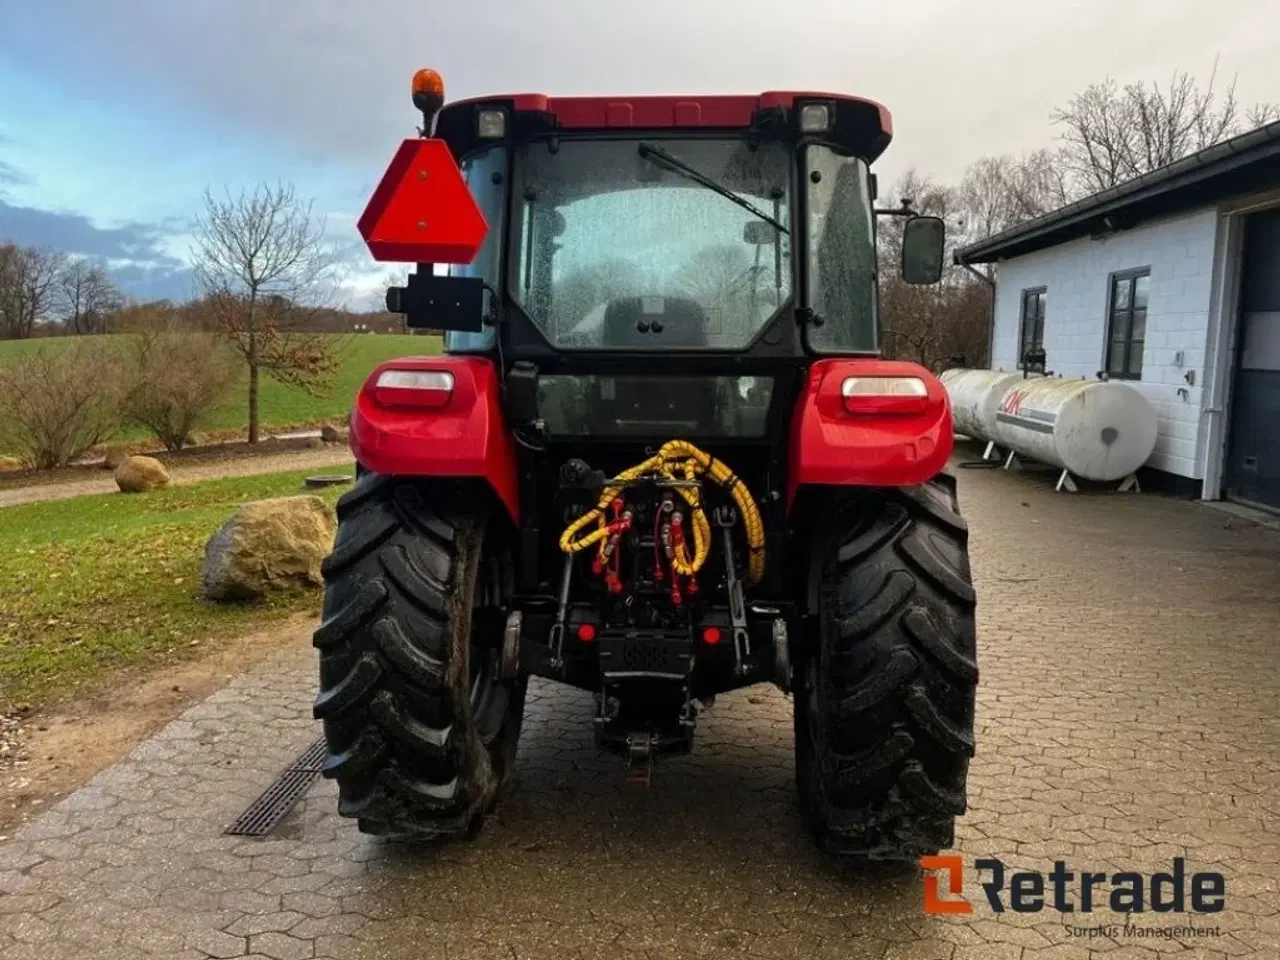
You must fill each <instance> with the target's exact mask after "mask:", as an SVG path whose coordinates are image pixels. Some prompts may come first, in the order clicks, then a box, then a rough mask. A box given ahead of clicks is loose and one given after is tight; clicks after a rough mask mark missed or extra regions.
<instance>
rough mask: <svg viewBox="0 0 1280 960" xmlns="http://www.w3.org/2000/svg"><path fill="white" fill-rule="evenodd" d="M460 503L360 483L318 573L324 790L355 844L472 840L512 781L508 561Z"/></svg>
mask: <svg viewBox="0 0 1280 960" xmlns="http://www.w3.org/2000/svg"><path fill="white" fill-rule="evenodd" d="M496 534H497V530H496V529H495V528H494V527H493V526H491V525H490V524H488V523H487V522H486V518H485V516H484V514H483V512H477V511H476V510H475V508H474V507H473V506H470V505H468V504H467V502H466V501H464V500H462V499H460V498H457V497H452V496H450V495H447V494H442V492H441V491H439V490H437V489H431V490H430V492H429V493H428V489H427V488H426V487H424V486H423V485H422V484H421V483H420V482H417V481H413V480H404V479H397V478H394V477H387V476H381V475H377V474H364V475H362V476H361V477H360V479H359V480H358V482H357V484H356V487H355V489H353V490H352V491H351V492H350V493H348V494H346V495H345V496H343V497H342V499H341V500H339V501H338V535H337V541H336V544H335V546H334V550H333V553H332V554H331V555H330V556H329V557H328V559H327V560H326V561H325V564H324V576H325V584H326V589H325V599H324V621H323V623H322V624H321V625H320V627H319V629H317V630H316V632H315V636H314V644H315V646H316V647H317V648H318V649H319V651H320V692H319V695H318V696H317V697H316V701H315V709H314V713H315V716H316V717H317V718H318V719H321V720H323V721H324V732H325V739H326V741H327V743H328V748H329V758H328V761H327V762H326V764H325V767H324V774H325V776H326V777H330V778H332V779H335V780H337V782H338V812H339V813H340V814H341V815H342V816H345V817H354V818H356V819H357V820H358V821H359V827H360V829H361V830H362V831H363V832H365V833H370V834H375V835H379V836H385V837H389V838H413V839H430V838H435V837H443V836H454V835H470V834H473V833H474V832H475V830H477V829H478V828H479V826H480V824H481V823H482V821H483V817H484V816H485V815H487V814H488V813H489V812H491V811H492V809H493V806H494V804H495V803H496V801H497V798H498V795H499V791H500V789H501V788H502V786H503V784H504V782H505V781H506V779H507V777H508V775H509V774H510V772H511V768H512V766H513V764H514V761H515V753H516V745H517V742H518V741H519V739H520V727H521V723H522V720H523V715H524V701H525V691H526V685H527V680H526V678H524V677H523V676H522V677H521V678H520V679H518V680H517V681H515V682H513V683H504V682H503V681H502V680H501V671H500V658H501V651H502V635H503V625H504V624H505V619H506V606H507V600H508V598H509V596H510V592H511V583H512V579H511V563H510V557H509V555H508V554H507V553H505V552H504V550H503V548H502V547H501V546H500V538H499V537H498V536H497V535H496Z"/></svg>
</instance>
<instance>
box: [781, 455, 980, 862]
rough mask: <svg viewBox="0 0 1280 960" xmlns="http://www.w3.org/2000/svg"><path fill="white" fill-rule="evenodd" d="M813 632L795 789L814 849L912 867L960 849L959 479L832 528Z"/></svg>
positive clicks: (941, 480)
mask: <svg viewBox="0 0 1280 960" xmlns="http://www.w3.org/2000/svg"><path fill="white" fill-rule="evenodd" d="M828 522H829V523H830V526H829V527H828V529H830V530H832V531H833V533H832V535H831V536H830V539H829V540H828V541H827V542H826V544H825V547H824V548H823V549H821V551H820V560H819V561H818V562H819V563H820V565H821V566H820V571H819V577H820V589H819V610H818V635H817V636H816V637H815V638H814V639H815V641H816V642H815V643H813V644H811V645H810V647H809V649H808V650H807V652H806V655H805V656H804V659H803V662H802V663H800V664H798V665H797V667H798V669H797V671H796V672H797V676H796V682H795V698H794V706H795V750H796V781H797V785H798V787H799V792H800V797H801V804H802V806H803V809H804V813H805V816H806V818H807V820H808V822H809V825H810V828H811V829H812V831H813V833H814V836H815V838H816V839H817V841H818V843H819V845H820V846H821V847H822V848H823V849H824V850H826V851H828V852H830V853H835V854H841V855H847V856H853V857H861V858H866V859H872V860H906V861H917V860H918V859H919V857H921V856H923V855H926V854H934V853H937V852H938V851H939V850H942V849H946V848H948V847H950V846H952V844H953V843H954V842H955V830H954V822H955V818H956V817H957V816H959V815H960V814H962V813H964V811H965V809H966V793H965V790H966V780H967V776H968V769H969V759H970V757H972V756H973V752H974V741H973V726H974V704H975V698H976V690H977V682H978V666H977V657H976V631H975V621H974V607H975V603H974V591H973V585H972V579H971V575H970V571H969V554H968V528H967V526H966V525H965V522H964V520H963V519H961V517H960V512H959V506H958V502H957V497H956V486H955V479H954V478H953V477H952V476H951V475H950V474H945V473H944V474H940V475H939V476H938V477H936V478H935V479H934V480H932V481H930V482H929V483H927V484H925V485H923V486H922V487H917V488H911V489H904V490H880V491H868V492H867V493H865V494H862V495H859V496H857V497H854V498H851V499H849V500H847V501H845V502H843V503H842V504H841V505H840V507H839V509H838V510H837V511H836V515H835V516H834V517H831V518H830V520H829V521H828V520H825V519H824V525H826V524H827V523H828Z"/></svg>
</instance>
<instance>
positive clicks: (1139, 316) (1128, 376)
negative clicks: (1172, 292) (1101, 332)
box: [1106, 267, 1151, 380]
mask: <svg viewBox="0 0 1280 960" xmlns="http://www.w3.org/2000/svg"><path fill="white" fill-rule="evenodd" d="M1150 285H1151V269H1150V268H1149V267H1144V268H1142V269H1141V270H1126V271H1125V272H1124V273H1116V274H1112V276H1111V296H1110V297H1109V298H1108V303H1109V306H1108V308H1107V363H1106V369H1107V376H1109V377H1111V378H1112V379H1115V380H1141V379H1142V345H1143V343H1144V341H1145V340H1146V337H1147V293H1148V290H1149V288H1150Z"/></svg>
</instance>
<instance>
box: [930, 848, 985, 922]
mask: <svg viewBox="0 0 1280 960" xmlns="http://www.w3.org/2000/svg"><path fill="white" fill-rule="evenodd" d="M920 866H921V868H922V869H924V870H938V871H941V873H926V874H925V875H924V912H925V913H929V914H955V913H973V904H971V903H970V902H969V901H968V900H965V899H964V860H963V859H961V858H960V857H921V858H920ZM944 875H945V877H946V881H947V892H948V893H950V894H953V895H954V896H957V897H960V899H959V900H943V899H942V897H940V896H938V885H939V881H941V880H942V878H943V876H944Z"/></svg>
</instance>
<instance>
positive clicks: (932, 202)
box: [877, 170, 991, 369]
mask: <svg viewBox="0 0 1280 960" xmlns="http://www.w3.org/2000/svg"><path fill="white" fill-rule="evenodd" d="M890 196H893V197H896V198H898V199H899V200H902V199H905V200H909V201H910V205H911V209H912V210H914V211H915V212H916V213H919V214H923V215H928V216H936V217H941V218H942V219H943V220H944V222H945V223H946V224H947V228H948V254H947V257H946V259H945V260H944V263H945V264H946V266H944V269H943V274H942V279H941V281H940V282H939V283H937V284H932V285H929V286H915V285H912V284H909V283H907V282H906V281H905V280H903V278H902V269H901V263H902V234H903V228H904V226H905V224H906V218H904V217H882V218H881V219H880V221H879V223H878V224H877V258H878V260H879V268H878V273H879V275H880V328H881V335H882V340H883V349H884V352H885V355H886V356H889V357H894V358H897V359H902V360H911V361H914V362H916V363H919V364H921V365H923V366H925V367H929V368H931V369H936V368H937V367H938V366H939V365H941V364H944V363H946V362H947V361H948V360H949V359H950V358H951V357H952V356H957V355H963V356H964V357H965V360H966V362H968V363H975V364H976V363H982V362H983V360H984V356H985V354H986V344H987V316H988V309H989V303H990V295H991V294H990V289H989V287H988V285H987V284H985V283H983V282H982V281H980V280H978V279H977V278H975V277H973V276H972V275H971V274H969V273H968V272H967V271H965V270H963V269H960V268H957V267H953V266H950V262H951V260H950V251H951V250H952V249H954V247H955V246H956V245H958V244H962V243H964V242H965V240H966V237H965V231H964V230H963V229H958V227H960V226H962V225H963V218H964V215H965V208H964V205H963V204H962V202H961V195H960V191H958V190H956V189H954V188H951V187H948V186H945V185H943V184H939V183H936V182H934V181H932V180H930V179H929V178H928V177H925V176H922V175H921V174H919V173H918V172H916V171H914V170H912V171H909V172H908V173H907V174H906V176H904V177H903V179H902V180H901V181H900V182H899V183H898V184H897V186H896V187H895V188H894V189H893V190H892V191H891V192H890Z"/></svg>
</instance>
